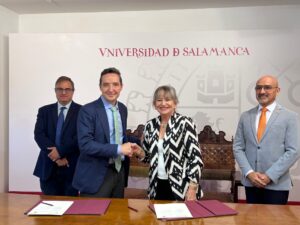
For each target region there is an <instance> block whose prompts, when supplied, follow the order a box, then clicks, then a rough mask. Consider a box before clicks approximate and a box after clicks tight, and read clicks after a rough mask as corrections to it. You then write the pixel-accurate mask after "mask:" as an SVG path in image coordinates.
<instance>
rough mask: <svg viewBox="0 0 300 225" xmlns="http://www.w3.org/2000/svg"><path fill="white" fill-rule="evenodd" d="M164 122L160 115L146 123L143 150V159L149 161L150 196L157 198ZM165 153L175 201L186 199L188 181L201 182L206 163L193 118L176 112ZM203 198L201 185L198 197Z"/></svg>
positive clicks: (166, 138) (165, 144)
mask: <svg viewBox="0 0 300 225" xmlns="http://www.w3.org/2000/svg"><path fill="white" fill-rule="evenodd" d="M160 124H161V118H160V116H158V117H156V118H154V119H152V120H150V121H148V122H147V123H146V125H145V130H144V140H143V149H144V150H145V158H144V160H143V161H144V162H147V163H150V170H149V182H150V184H149V189H148V195H149V198H150V199H154V198H155V195H156V187H157V173H158V147H157V144H158V141H159V129H160ZM163 155H164V163H165V169H166V173H167V175H168V180H169V183H170V186H171V189H172V192H173V194H174V197H175V199H176V200H184V197H185V194H186V192H187V190H188V186H189V182H190V181H193V182H194V183H197V184H199V181H200V177H201V170H202V168H203V162H202V159H201V158H202V157H201V151H200V145H199V143H198V135H197V131H196V125H195V124H194V122H193V121H192V119H191V118H189V117H186V116H183V115H180V114H179V113H174V114H173V115H172V116H171V118H170V119H169V121H168V124H167V128H166V132H165V135H164V138H163ZM200 197H201V188H200V186H199V188H198V193H197V199H199V198H200Z"/></svg>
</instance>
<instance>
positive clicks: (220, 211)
mask: <svg viewBox="0 0 300 225" xmlns="http://www.w3.org/2000/svg"><path fill="white" fill-rule="evenodd" d="M185 204H186V206H187V207H188V209H189V210H190V212H191V214H192V216H193V218H205V217H214V216H229V215H236V214H238V212H237V211H236V210H234V209H232V208H230V207H228V206H227V205H225V204H223V203H222V202H220V201H218V200H200V201H186V202H185ZM149 208H150V209H151V210H152V211H153V212H154V213H155V209H154V205H153V204H151V205H149ZM179 219H188V218H164V219H163V220H179Z"/></svg>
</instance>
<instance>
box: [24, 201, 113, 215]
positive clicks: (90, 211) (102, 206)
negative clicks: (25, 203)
mask: <svg viewBox="0 0 300 225" xmlns="http://www.w3.org/2000/svg"><path fill="white" fill-rule="evenodd" d="M42 201H45V200H41V201H39V202H38V203H36V204H35V205H34V206H33V207H31V208H30V209H29V210H27V211H26V212H25V213H24V214H27V213H28V212H29V211H30V210H31V209H33V208H34V207H35V206H37V205H38V204H40V203H41V202H42ZM54 201H58V200H54ZM61 201H63V200H61ZM68 201H69V200H68ZM70 201H73V204H72V205H71V206H70V208H68V209H67V211H66V212H65V213H64V215H103V214H105V212H106V210H107V209H108V206H109V204H110V202H111V200H109V199H80V200H70Z"/></svg>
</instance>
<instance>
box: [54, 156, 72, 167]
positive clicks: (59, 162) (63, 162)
mask: <svg viewBox="0 0 300 225" xmlns="http://www.w3.org/2000/svg"><path fill="white" fill-rule="evenodd" d="M55 163H56V164H57V165H58V166H66V167H69V162H68V160H67V158H63V159H58V160H56V161H55Z"/></svg>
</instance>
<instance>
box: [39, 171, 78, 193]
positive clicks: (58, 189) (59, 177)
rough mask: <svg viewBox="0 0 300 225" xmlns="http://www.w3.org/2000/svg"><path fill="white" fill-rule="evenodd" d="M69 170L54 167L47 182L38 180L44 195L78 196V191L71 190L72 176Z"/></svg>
mask: <svg viewBox="0 0 300 225" xmlns="http://www.w3.org/2000/svg"><path fill="white" fill-rule="evenodd" d="M68 170H69V168H68V167H66V166H64V167H58V166H55V167H54V168H53V171H52V174H51V176H50V177H49V178H48V179H47V180H40V187H41V190H42V192H43V194H45V195H57V196H78V191H77V190H76V189H75V188H73V186H72V180H73V175H72V173H70V171H68Z"/></svg>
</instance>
